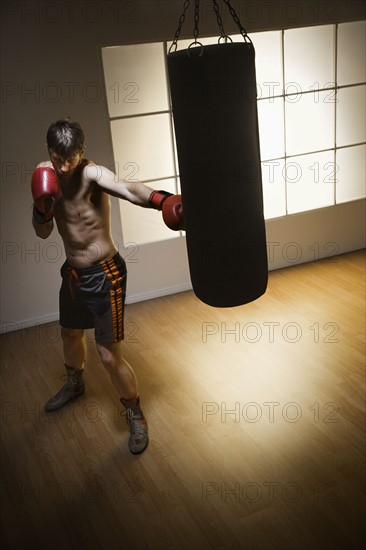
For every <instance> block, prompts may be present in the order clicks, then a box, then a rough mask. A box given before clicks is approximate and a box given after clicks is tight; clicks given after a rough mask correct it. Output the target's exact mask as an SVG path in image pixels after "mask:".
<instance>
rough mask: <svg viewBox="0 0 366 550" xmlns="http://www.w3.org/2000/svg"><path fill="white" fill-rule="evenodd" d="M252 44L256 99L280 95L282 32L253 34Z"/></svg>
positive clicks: (281, 89)
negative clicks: (256, 90)
mask: <svg viewBox="0 0 366 550" xmlns="http://www.w3.org/2000/svg"><path fill="white" fill-rule="evenodd" d="M240 36H241V35H240ZM242 40H243V38H242ZM252 42H253V45H254V49H255V60H256V61H255V64H256V79H257V87H258V97H259V98H265V97H273V96H275V95H277V96H278V95H280V94H282V93H283V71H282V32H281V31H275V32H258V33H255V34H253V37H252Z"/></svg>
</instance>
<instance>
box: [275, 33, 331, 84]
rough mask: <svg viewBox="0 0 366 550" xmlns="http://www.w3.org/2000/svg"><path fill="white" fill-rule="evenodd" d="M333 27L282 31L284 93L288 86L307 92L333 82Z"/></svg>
mask: <svg viewBox="0 0 366 550" xmlns="http://www.w3.org/2000/svg"><path fill="white" fill-rule="evenodd" d="M334 50H335V48H334V26H333V25H326V26H319V27H307V28H302V29H291V30H285V33H284V59H285V92H286V91H287V86H288V85H289V84H290V83H295V84H296V85H297V86H298V88H299V90H301V91H302V92H308V91H311V90H314V88H315V89H319V88H324V87H327V85H328V86H329V83H330V82H331V83H333V85H334V81H335V64H334V59H335V56H334Z"/></svg>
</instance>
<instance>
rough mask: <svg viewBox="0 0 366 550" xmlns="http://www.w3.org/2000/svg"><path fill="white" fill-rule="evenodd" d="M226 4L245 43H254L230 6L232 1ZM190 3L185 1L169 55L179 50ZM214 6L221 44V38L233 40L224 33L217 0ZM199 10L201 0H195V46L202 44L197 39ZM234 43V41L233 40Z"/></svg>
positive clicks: (188, 0) (226, 0) (227, 0)
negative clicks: (179, 40)
mask: <svg viewBox="0 0 366 550" xmlns="http://www.w3.org/2000/svg"><path fill="white" fill-rule="evenodd" d="M223 1H224V3H225V4H226V6H227V7H228V9H229V11H230V15H231V16H232V18H233V19H234V21H235V23H236V24H237V25H238V27H239V30H240V33H241V35H242V36H243V37H244V40H245V42H247V41H249V42H250V43H251V42H252V41H251V40H250V38H249V36H248V33H247V31H246V30H245V29H244V27H243V25H242V24H241V23H240V20H239V17H238V16H237V15H236V12H235V10H234V8H233V7H232V5H231V4H230V0H223ZM189 2H190V0H184V4H183V12H182V14H181V16H180V17H179V21H178V28H177V30H176V31H175V35H174V39H173V42H172V44H171V46H170V48H169V53H171V50H172V48H175V49H174V51H176V50H177V47H178V39H179V36H180V33H181V30H182V25H183V23H184V21H185V18H186V11H187V9H188V7H189ZM213 6H214V10H215V14H216V19H217V23H218V26H219V29H220V33H221V36H220V38H219V42H220V39H221V38H224V39H225V40H226V41H227V39H229V40H231V38H230V37H229V36H228V35H227V34H226V33H225V31H224V25H223V23H222V19H221V16H220V11H219V5H218V3H217V0H213ZM199 9H200V0H195V9H194V30H193V36H194V43H193V44H200V43H199V42H198V41H197V38H198V34H199V28H198V23H199ZM231 42H232V40H231ZM201 48H202V44H201Z"/></svg>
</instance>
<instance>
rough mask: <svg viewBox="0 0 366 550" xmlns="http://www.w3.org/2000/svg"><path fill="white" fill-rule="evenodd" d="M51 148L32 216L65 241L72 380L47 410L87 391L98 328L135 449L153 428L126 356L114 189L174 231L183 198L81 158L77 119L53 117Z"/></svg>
mask: <svg viewBox="0 0 366 550" xmlns="http://www.w3.org/2000/svg"><path fill="white" fill-rule="evenodd" d="M47 147H48V152H49V157H50V160H49V161H45V162H41V163H39V164H38V166H37V168H36V170H35V172H34V174H33V178H32V193H33V199H34V205H33V218H32V223H33V227H34V229H35V232H36V234H37V236H38V237H40V238H42V239H46V238H47V237H48V236H49V235H50V234H51V232H52V230H53V228H54V220H55V221H56V224H57V229H58V231H59V233H60V235H61V237H62V240H63V242H64V247H65V253H66V262H65V263H64V265H63V266H62V268H61V277H62V285H61V289H60V325H61V336H62V341H63V350H64V359H65V368H66V373H67V381H66V384H65V385H64V386H63V387H62V388H61V389H60V391H59V392H58V393H57V394H56V395H55V396H53V397H52V398H51V399H50V400H49V401H48V402H47V403H46V405H45V410H46V411H54V410H56V409H59V408H60V407H63V406H64V405H65V404H66V403H67V402H68V401H70V400H72V399H75V398H76V397H78V396H80V395H82V394H83V393H84V391H85V385H84V381H83V370H84V363H85V359H86V343H85V337H84V333H85V329H87V328H94V329H95V341H96V347H97V350H98V353H99V356H100V359H101V361H102V363H103V365H104V366H105V368H106V369H107V371H108V373H109V375H110V378H111V381H112V383H113V384H114V386H115V388H116V389H117V391H118V394H119V396H120V401H121V403H122V404H123V405H124V407H125V408H126V420H127V423H128V424H129V426H130V437H129V449H130V451H131V453H133V454H138V453H141V452H143V451H144V450H145V448H146V447H147V445H148V428H147V423H146V419H145V417H144V414H143V412H142V410H141V408H140V398H139V395H138V391H137V382H136V376H135V373H134V371H133V369H132V368H131V366H130V365H129V364H128V363H127V362H126V360H125V359H124V358H123V357H122V346H121V344H122V340H123V314H124V302H125V293H126V278H127V272H126V265H125V262H124V260H123V258H122V257H121V256H120V254H119V253H118V252H117V249H116V247H115V245H114V243H113V239H112V235H111V228H110V197H109V195H113V196H115V197H118V198H120V199H125V200H128V201H130V202H131V203H133V204H135V205H138V206H141V207H146V208H155V209H157V210H163V219H164V221H165V223H166V224H167V225H168V226H169V227H170V228H171V229H175V230H178V229H182V228H183V225H182V224H183V218H182V205H181V197H180V195H172V194H171V193H167V192H165V191H154V190H153V189H151V188H150V187H147V186H146V185H144V184H142V183H140V182H136V181H134V182H131V181H122V180H119V179H118V178H117V177H116V175H115V174H114V173H113V172H111V171H110V170H108V169H107V168H105V167H103V166H99V165H96V164H95V163H94V162H92V161H90V160H87V159H84V158H83V156H84V152H85V143H84V134H83V130H82V128H81V127H80V125H79V124H78V123H77V122H71V121H69V120H59V121H57V122H55V123H53V124H52V125H51V126H50V127H49V129H48V132H47Z"/></svg>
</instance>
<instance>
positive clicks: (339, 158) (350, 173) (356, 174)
mask: <svg viewBox="0 0 366 550" xmlns="http://www.w3.org/2000/svg"><path fill="white" fill-rule="evenodd" d="M336 164H337V168H338V171H337V174H336V178H337V180H338V181H337V183H336V202H337V204H339V203H341V202H348V201H353V200H357V199H362V198H364V197H365V196H366V182H365V180H366V174H365V167H366V145H359V146H357V147H346V148H345V149H337V151H336Z"/></svg>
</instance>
